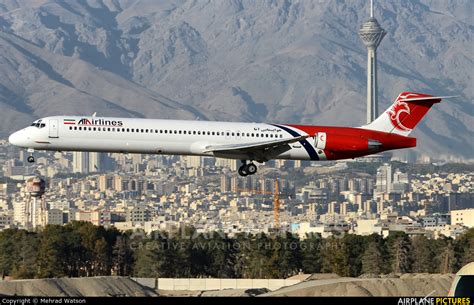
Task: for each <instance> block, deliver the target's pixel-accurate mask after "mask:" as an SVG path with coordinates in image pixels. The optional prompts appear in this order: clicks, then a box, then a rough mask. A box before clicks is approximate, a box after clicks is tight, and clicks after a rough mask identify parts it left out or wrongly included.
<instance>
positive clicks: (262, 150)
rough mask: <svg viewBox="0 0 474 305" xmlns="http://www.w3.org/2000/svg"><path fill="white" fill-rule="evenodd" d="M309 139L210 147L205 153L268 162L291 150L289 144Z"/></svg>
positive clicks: (303, 137) (301, 138) (299, 138)
mask: <svg viewBox="0 0 474 305" xmlns="http://www.w3.org/2000/svg"><path fill="white" fill-rule="evenodd" d="M308 137H309V135H306V136H299V137H295V138H290V139H278V140H272V141H265V142H258V143H239V144H224V145H208V146H206V147H205V149H204V152H206V153H209V152H210V153H213V154H214V155H216V156H222V157H226V156H229V157H231V156H243V155H247V156H249V158H251V159H255V160H258V161H260V160H262V161H268V160H270V159H272V158H273V157H275V156H277V155H279V154H281V153H284V152H285V151H288V150H290V149H291V147H290V145H289V144H291V143H295V142H299V141H302V140H304V139H306V138H308Z"/></svg>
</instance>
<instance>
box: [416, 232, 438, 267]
mask: <svg viewBox="0 0 474 305" xmlns="http://www.w3.org/2000/svg"><path fill="white" fill-rule="evenodd" d="M431 244H432V243H431V241H429V240H428V238H426V236H416V237H414V238H413V240H412V248H413V266H412V271H413V272H417V273H422V272H433V271H434V269H435V267H434V266H433V257H435V253H434V249H433V248H432V246H431Z"/></svg>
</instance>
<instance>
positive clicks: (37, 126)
mask: <svg viewBox="0 0 474 305" xmlns="http://www.w3.org/2000/svg"><path fill="white" fill-rule="evenodd" d="M31 126H34V127H36V128H43V127H46V124H45V123H41V120H38V121H34V122H33V124H31Z"/></svg>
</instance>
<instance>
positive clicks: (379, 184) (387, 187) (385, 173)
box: [375, 163, 392, 193]
mask: <svg viewBox="0 0 474 305" xmlns="http://www.w3.org/2000/svg"><path fill="white" fill-rule="evenodd" d="M375 189H376V192H377V193H390V192H391V191H392V166H391V165H390V164H388V163H386V164H384V165H382V166H381V167H379V168H378V169H377V180H376V182H375Z"/></svg>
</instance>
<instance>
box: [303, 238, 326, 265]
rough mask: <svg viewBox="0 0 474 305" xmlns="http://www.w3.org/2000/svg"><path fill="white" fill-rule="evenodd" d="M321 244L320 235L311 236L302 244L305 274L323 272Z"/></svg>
mask: <svg viewBox="0 0 474 305" xmlns="http://www.w3.org/2000/svg"><path fill="white" fill-rule="evenodd" d="M321 243H322V239H321V236H320V235H315V234H311V235H308V236H307V238H306V239H305V240H303V241H301V242H300V245H301V249H302V255H303V261H302V263H301V267H302V269H303V272H305V273H319V272H321Z"/></svg>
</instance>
